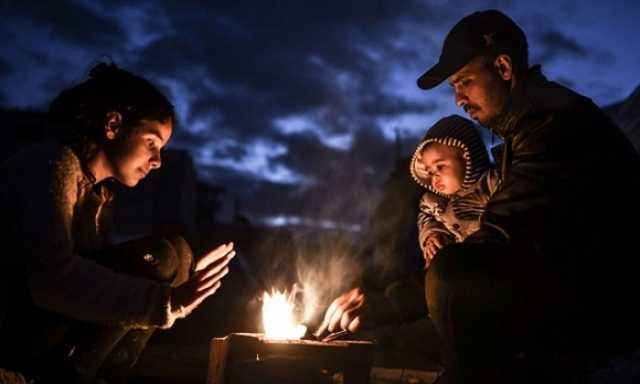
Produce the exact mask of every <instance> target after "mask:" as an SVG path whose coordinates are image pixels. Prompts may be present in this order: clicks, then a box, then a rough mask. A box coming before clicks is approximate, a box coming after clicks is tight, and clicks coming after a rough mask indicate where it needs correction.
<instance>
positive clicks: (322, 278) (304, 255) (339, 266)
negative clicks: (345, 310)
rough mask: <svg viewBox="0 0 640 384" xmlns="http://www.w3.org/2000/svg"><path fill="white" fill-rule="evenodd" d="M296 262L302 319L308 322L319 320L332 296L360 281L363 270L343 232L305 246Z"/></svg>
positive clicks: (313, 322)
mask: <svg viewBox="0 0 640 384" xmlns="http://www.w3.org/2000/svg"><path fill="white" fill-rule="evenodd" d="M296 265H297V279H298V284H299V289H300V294H301V302H302V308H303V312H302V317H301V318H302V319H303V321H304V322H305V323H307V324H316V323H318V322H319V320H320V319H321V317H322V315H323V314H324V311H325V310H326V309H327V307H328V306H329V304H330V303H331V301H332V300H333V299H335V298H336V297H337V296H338V295H340V294H341V293H343V292H345V291H346V290H347V289H349V288H351V287H353V286H356V285H358V284H359V283H360V280H361V277H362V273H363V270H364V268H363V266H362V263H361V262H359V260H358V258H357V254H356V252H355V247H354V246H353V243H352V241H350V240H349V239H348V238H346V237H344V236H340V235H335V236H331V237H329V236H326V237H323V241H321V242H320V244H316V245H312V246H309V247H306V249H305V250H304V251H302V252H300V253H299V255H298V259H297V263H296Z"/></svg>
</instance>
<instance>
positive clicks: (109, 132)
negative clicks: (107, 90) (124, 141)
mask: <svg viewBox="0 0 640 384" xmlns="http://www.w3.org/2000/svg"><path fill="white" fill-rule="evenodd" d="M120 128H122V115H121V114H120V112H116V111H111V112H109V113H107V115H106V116H105V118H104V134H105V137H106V138H107V140H113V139H115V138H116V136H118V133H119V132H120Z"/></svg>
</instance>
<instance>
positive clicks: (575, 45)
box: [535, 27, 590, 63]
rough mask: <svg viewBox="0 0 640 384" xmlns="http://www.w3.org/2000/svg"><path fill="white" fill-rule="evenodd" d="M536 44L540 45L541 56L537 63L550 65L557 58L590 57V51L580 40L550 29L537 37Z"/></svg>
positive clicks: (538, 57)
mask: <svg viewBox="0 0 640 384" xmlns="http://www.w3.org/2000/svg"><path fill="white" fill-rule="evenodd" d="M535 40H536V41H535V42H536V43H537V44H539V45H540V46H539V47H538V48H539V52H540V53H539V54H538V56H537V57H536V58H535V62H543V63H548V62H550V61H552V60H554V59H556V58H557V57H562V58H566V57H571V56H573V57H580V58H587V57H588V56H590V52H589V50H588V49H587V48H586V47H585V46H584V45H582V44H581V43H580V42H579V41H578V40H576V39H574V38H571V37H570V36H568V35H566V34H564V33H562V32H561V31H560V30H558V29H555V28H553V27H549V28H548V29H546V30H545V31H542V32H540V33H538V34H536V35H535Z"/></svg>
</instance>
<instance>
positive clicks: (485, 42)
mask: <svg viewBox="0 0 640 384" xmlns="http://www.w3.org/2000/svg"><path fill="white" fill-rule="evenodd" d="M522 49H524V50H525V52H526V50H527V49H528V48H527V38H526V36H525V35H524V32H523V31H522V29H521V28H520V27H519V26H518V25H517V24H516V23H515V22H514V21H513V20H511V19H510V18H509V17H508V16H507V15H505V14H504V13H502V12H500V11H498V10H495V9H490V10H486V11H479V12H474V13H472V14H470V15H467V16H465V17H464V18H462V20H460V21H459V22H458V23H457V24H456V25H454V26H453V28H451V31H449V34H447V37H446V38H445V39H444V44H443V45H442V53H441V54H440V59H439V60H438V62H437V63H436V64H435V65H434V66H433V67H431V68H430V69H429V70H428V71H427V72H425V73H424V74H423V75H422V76H420V78H419V79H418V87H420V88H422V89H431V88H433V87H435V86H436V85H438V84H440V83H442V82H443V81H444V80H445V79H446V78H448V77H449V76H451V75H453V74H454V73H456V72H458V71H459V70H460V69H461V68H462V67H464V66H465V65H467V64H468V63H469V62H470V61H471V60H472V59H473V58H475V57H476V56H478V55H481V54H483V53H486V52H490V51H494V52H495V51H496V50H497V51H499V50H505V53H512V51H513V50H516V51H517V50H522Z"/></svg>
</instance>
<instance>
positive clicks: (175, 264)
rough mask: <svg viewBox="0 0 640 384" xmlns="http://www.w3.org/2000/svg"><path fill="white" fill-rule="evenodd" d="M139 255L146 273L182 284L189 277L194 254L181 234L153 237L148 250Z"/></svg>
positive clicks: (161, 279) (170, 282) (174, 284)
mask: <svg viewBox="0 0 640 384" xmlns="http://www.w3.org/2000/svg"><path fill="white" fill-rule="evenodd" d="M139 257H141V258H142V260H141V261H142V263H143V264H144V265H145V269H146V272H144V275H146V276H147V277H148V278H151V279H153V280H156V281H161V282H165V283H169V284H171V285H172V286H176V285H180V284H182V283H183V282H185V281H186V280H188V278H189V274H190V271H191V266H192V259H193V256H192V255H191V248H190V247H189V244H187V242H186V241H185V240H184V239H183V238H182V237H181V236H171V237H163V238H155V239H151V240H150V243H149V246H148V247H147V251H146V252H144V253H142V255H140V256H139Z"/></svg>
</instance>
